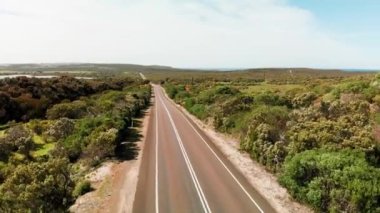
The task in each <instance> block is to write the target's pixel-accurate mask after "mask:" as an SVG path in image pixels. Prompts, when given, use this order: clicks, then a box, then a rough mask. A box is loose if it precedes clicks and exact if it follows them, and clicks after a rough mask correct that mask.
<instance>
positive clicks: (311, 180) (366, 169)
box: [164, 76, 380, 212]
mask: <svg viewBox="0 0 380 213" xmlns="http://www.w3.org/2000/svg"><path fill="white" fill-rule="evenodd" d="M295 81H297V80H295ZM298 81H299V83H297V84H294V83H293V84H289V83H286V82H277V83H273V82H272V83H267V82H263V83H258V82H249V81H243V82H240V81H232V82H216V81H212V82H208V81H205V82H203V83H198V84H197V85H194V84H192V83H191V82H186V81H178V82H165V83H164V87H165V88H166V91H167V92H168V94H169V96H170V97H171V98H173V99H174V100H175V101H177V102H178V103H180V104H182V105H183V106H184V107H185V108H186V109H187V110H188V111H189V112H191V113H192V114H194V115H195V116H197V117H198V118H200V119H203V120H205V121H206V122H209V123H210V124H212V125H213V126H214V127H215V129H217V130H219V131H221V132H225V133H229V134H232V135H234V136H236V137H239V138H240V147H241V149H242V150H244V151H245V152H247V153H249V154H250V156H251V157H252V158H253V159H255V160H256V161H258V162H260V163H261V164H262V165H264V166H265V167H266V168H267V169H268V170H270V171H272V172H274V173H276V174H277V175H278V176H279V180H280V183H281V184H282V185H283V186H285V187H286V188H287V189H288V190H289V192H290V194H292V195H293V196H294V197H295V198H296V199H298V200H300V201H302V202H305V203H308V204H309V205H310V206H312V207H313V208H314V209H316V210H318V211H321V212H378V211H380V143H379V139H380V138H379V137H378V136H377V135H378V134H376V132H377V131H379V130H378V129H379V128H378V125H379V124H378V121H377V120H378V119H377V118H378V117H379V116H378V115H379V113H380V110H379V109H380V102H379V100H380V98H379V97H380V96H379V95H380V87H379V85H380V79H379V78H378V77H375V76H371V77H368V76H365V77H358V78H343V79H323V80H321V79H308V80H306V81H301V80H299V79H298Z"/></svg>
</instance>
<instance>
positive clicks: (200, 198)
mask: <svg viewBox="0 0 380 213" xmlns="http://www.w3.org/2000/svg"><path fill="white" fill-rule="evenodd" d="M154 95H155V98H154V100H155V101H154V102H155V104H154V110H153V113H152V116H151V118H150V122H149V127H148V132H147V137H146V138H147V139H146V144H145V148H144V149H145V150H144V154H143V158H142V164H141V168H140V174H139V180H138V185H137V191H136V196H135V201H134V206H133V212H136V213H144V212H156V213H158V212H163V213H167V212H228V213H235V212H275V211H274V209H273V208H272V207H271V206H270V205H269V203H268V202H267V201H266V200H265V199H264V198H263V197H262V196H261V195H260V194H259V193H257V191H256V190H255V189H254V188H253V187H252V186H251V185H250V184H249V183H248V181H247V180H246V179H245V178H244V177H243V175H241V173H240V172H239V171H238V170H237V169H236V168H235V167H234V166H233V165H232V164H231V163H230V162H229V161H228V160H227V159H226V157H225V156H224V155H223V154H222V153H221V152H220V151H219V150H218V149H217V148H216V147H215V145H214V144H213V143H212V142H211V141H210V139H209V138H208V137H207V136H206V135H205V133H203V131H202V130H201V129H199V128H198V126H196V125H195V124H194V123H193V122H192V121H191V120H190V119H189V118H188V117H187V116H186V115H185V114H184V113H183V112H181V111H180V110H179V109H178V108H177V107H176V106H175V105H174V104H173V103H172V102H171V101H170V100H168V99H167V97H166V96H165V94H164V92H163V90H162V88H161V87H160V86H157V85H154Z"/></svg>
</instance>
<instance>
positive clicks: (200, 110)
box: [189, 104, 207, 119]
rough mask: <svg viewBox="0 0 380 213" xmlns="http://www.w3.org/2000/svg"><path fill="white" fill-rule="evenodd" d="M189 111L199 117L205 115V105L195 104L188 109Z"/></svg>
mask: <svg viewBox="0 0 380 213" xmlns="http://www.w3.org/2000/svg"><path fill="white" fill-rule="evenodd" d="M189 111H190V113H192V114H194V115H195V116H197V117H198V118H200V119H204V118H206V117H207V112H206V107H205V105H203V104H195V105H193V106H192V107H191V108H190V109H189Z"/></svg>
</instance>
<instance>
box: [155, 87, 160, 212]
mask: <svg viewBox="0 0 380 213" xmlns="http://www.w3.org/2000/svg"><path fill="white" fill-rule="evenodd" d="M156 94H157V92H156ZM155 99H156V213H159V212H160V211H159V206H158V107H157V106H158V100H157V97H155Z"/></svg>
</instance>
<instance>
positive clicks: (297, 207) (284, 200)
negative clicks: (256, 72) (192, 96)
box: [169, 98, 313, 213]
mask: <svg viewBox="0 0 380 213" xmlns="http://www.w3.org/2000/svg"><path fill="white" fill-rule="evenodd" d="M169 99H170V98H169ZM170 100H171V99H170ZM176 105H177V107H178V108H179V109H180V110H181V111H182V112H184V113H185V114H186V115H187V116H189V117H190V118H191V119H192V120H193V121H194V122H195V123H196V124H197V125H198V126H199V127H201V129H203V130H204V132H205V133H206V134H207V135H208V137H209V138H210V139H211V140H212V141H213V142H214V144H215V145H216V146H217V147H218V148H219V149H220V150H221V151H222V152H223V154H224V155H225V156H226V157H227V158H228V159H229V160H230V161H231V162H232V163H233V164H234V165H235V166H236V168H238V170H240V172H241V173H242V174H243V175H244V176H245V177H246V178H247V179H248V181H249V182H250V183H251V184H252V186H253V187H254V188H255V189H256V190H257V191H258V192H259V193H260V194H261V195H262V196H263V197H265V199H267V200H268V201H269V202H270V203H271V205H272V206H273V207H274V208H275V209H276V211H277V212H281V213H287V212H289V213H293V212H299V213H309V212H313V211H312V210H311V209H310V208H308V207H307V206H304V205H301V204H300V203H298V202H296V201H294V200H293V199H292V198H291V196H290V195H289V194H288V192H287V190H286V189H285V188H284V187H282V186H281V185H280V184H279V183H278V182H277V178H276V176H275V175H273V174H271V173H269V172H268V171H266V170H265V168H264V167H263V166H262V165H260V164H259V163H257V162H255V161H253V160H252V159H251V158H250V157H249V155H248V154H247V153H243V152H240V151H239V142H238V140H237V139H236V138H232V137H231V136H229V135H226V134H222V133H218V132H216V131H215V130H214V129H213V128H212V127H211V126H210V125H207V124H205V123H203V122H202V121H201V120H199V119H198V118H196V117H195V116H193V115H191V114H190V113H188V112H187V110H186V109H184V108H183V107H182V106H180V105H179V104H176Z"/></svg>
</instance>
